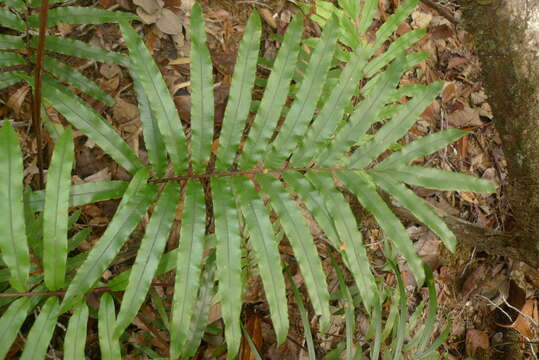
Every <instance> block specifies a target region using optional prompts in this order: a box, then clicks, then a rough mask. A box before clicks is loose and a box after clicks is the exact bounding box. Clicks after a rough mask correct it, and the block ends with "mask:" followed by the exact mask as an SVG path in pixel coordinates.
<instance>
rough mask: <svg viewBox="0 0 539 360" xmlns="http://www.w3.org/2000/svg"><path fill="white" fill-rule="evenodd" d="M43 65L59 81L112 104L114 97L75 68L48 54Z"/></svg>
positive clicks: (107, 103)
mask: <svg viewBox="0 0 539 360" xmlns="http://www.w3.org/2000/svg"><path fill="white" fill-rule="evenodd" d="M43 67H44V69H45V70H46V71H47V72H49V73H50V74H51V75H53V76H55V77H56V78H58V79H59V80H60V81H62V82H64V83H66V84H69V85H71V86H74V87H76V88H77V89H79V90H80V91H82V92H83V93H85V94H87V95H90V96H91V97H93V98H94V99H96V100H99V101H101V102H102V103H104V104H106V105H109V106H112V105H113V104H114V99H113V98H112V97H111V96H110V95H109V94H107V93H106V92H104V91H103V90H101V89H100V88H99V87H98V86H97V85H96V84H95V83H94V82H93V81H91V80H90V79H88V78H87V77H86V76H84V75H82V74H81V73H80V72H78V71H77V70H74V69H73V68H72V67H71V66H68V65H66V64H64V63H63V62H61V61H58V60H56V59H55V58H52V57H50V56H45V58H44V61H43Z"/></svg>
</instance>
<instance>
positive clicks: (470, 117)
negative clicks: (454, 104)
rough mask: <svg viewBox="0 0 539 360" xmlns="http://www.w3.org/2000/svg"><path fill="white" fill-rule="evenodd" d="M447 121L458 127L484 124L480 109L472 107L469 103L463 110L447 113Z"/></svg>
mask: <svg viewBox="0 0 539 360" xmlns="http://www.w3.org/2000/svg"><path fill="white" fill-rule="evenodd" d="M447 121H448V122H449V124H451V125H452V126H454V127H457V128H466V127H473V126H482V125H483V122H482V121H481V119H480V118H479V111H478V109H472V108H471V107H469V106H468V105H464V108H463V109H462V110H457V111H455V112H453V113H451V114H449V115H447Z"/></svg>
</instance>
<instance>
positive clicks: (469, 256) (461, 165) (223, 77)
mask: <svg viewBox="0 0 539 360" xmlns="http://www.w3.org/2000/svg"><path fill="white" fill-rule="evenodd" d="M298 1H299V0H298ZM432 1H434V0H432ZM78 2H80V3H81V5H89V4H88V3H87V2H83V1H78ZM400 2H401V1H400V0H379V1H378V12H377V14H376V20H375V22H374V24H373V26H372V27H371V29H370V30H369V34H373V33H374V31H375V30H376V29H377V28H378V27H379V26H380V24H382V22H383V21H384V20H385V19H387V17H388V16H389V15H390V14H391V13H393V11H394V10H395V8H396V7H397V6H398V5H399V3H400ZM83 3H84V4H83ZM202 3H203V6H204V10H205V17H206V22H207V32H208V40H209V44H210V51H211V55H212V59H213V63H214V66H215V82H216V83H217V84H218V86H216V88H215V93H216V108H217V114H218V117H219V114H222V112H223V111H224V105H225V101H226V96H227V91H228V87H229V84H230V81H231V75H232V72H233V67H234V61H235V54H236V52H237V49H238V42H239V39H240V38H241V35H242V33H243V30H244V25H245V23H246V21H247V18H248V16H249V14H250V12H251V11H252V9H254V8H256V9H257V10H258V11H259V12H260V14H261V15H262V18H263V21H264V35H263V36H264V40H263V43H262V51H261V53H262V55H263V56H264V57H269V58H271V57H272V56H273V55H274V54H275V52H276V50H277V46H278V42H277V41H276V40H275V39H274V37H272V36H271V34H272V33H277V34H280V35H282V34H283V33H284V31H285V30H286V27H287V25H288V23H289V21H290V20H291V18H292V15H293V14H294V13H295V12H296V11H297V10H298V9H297V7H296V6H295V5H294V1H290V0H271V1H270V0H245V1H234V0H203V1H202ZM191 5H192V1H191V0H158V1H155V0H98V1H97V2H96V3H95V4H94V6H97V7H99V8H104V9H117V10H124V11H131V12H136V13H137V14H138V15H139V16H141V17H142V18H143V19H144V20H145V21H146V23H145V24H141V23H138V25H137V27H139V28H140V27H143V29H144V34H145V42H146V44H147V46H148V47H149V48H150V49H151V51H152V52H153V54H154V57H155V60H156V62H157V63H158V65H159V66H160V69H161V71H162V73H163V75H164V77H165V79H166V81H167V83H168V85H169V88H170V89H171V92H172V93H173V95H174V100H175V103H176V105H177V108H178V110H179V112H180V115H181V117H182V121H186V122H188V121H189V110H190V101H189V92H188V87H189V60H188V56H189V44H190V42H189V35H188V32H187V29H188V13H189V9H190V6H191ZM156 9H157V10H156ZM460 21H461V12H460V11H459V9H458V8H456V6H454V5H453V4H451V3H450V2H447V1H441V2H434V3H433V2H431V0H428V1H427V0H424V1H423V2H421V3H420V6H419V7H418V8H417V9H416V11H414V12H413V14H412V16H411V17H410V18H409V19H408V20H407V21H406V22H405V23H403V24H402V25H401V26H400V27H399V29H398V31H397V33H396V34H395V35H394V36H395V37H396V36H400V35H402V34H405V33H406V32H408V31H410V30H412V29H417V28H426V29H427V30H428V32H427V35H426V36H425V38H424V39H423V40H421V41H420V42H419V43H418V44H416V45H415V46H414V48H413V50H414V51H425V52H428V53H429V54H430V57H429V58H428V59H427V60H426V61H424V62H423V63H421V64H420V65H418V66H416V67H415V68H414V69H412V70H411V71H408V72H406V73H405V75H404V77H403V79H402V81H401V84H402V85H405V84H406V85H408V84H415V83H421V84H426V83H430V82H433V81H436V80H444V81H445V82H446V83H447V85H446V87H445V88H444V90H443V93H442V96H441V97H440V98H438V99H437V100H436V101H435V102H434V103H433V104H432V105H431V106H430V107H429V108H428V109H427V110H426V111H425V112H424V113H423V114H422V116H421V119H420V120H419V121H418V122H417V124H416V125H415V126H414V128H413V129H412V131H411V132H410V133H409V134H408V135H407V136H406V138H405V139H403V142H404V143H407V142H410V141H412V140H414V139H417V138H419V137H422V136H424V135H426V134H429V133H432V132H435V131H439V130H441V129H446V128H450V127H453V128H461V129H468V130H471V132H470V134H468V135H466V136H465V137H463V138H462V139H461V140H459V141H458V142H457V143H455V144H453V145H451V146H450V147H448V148H446V149H444V150H442V151H439V152H437V153H435V154H433V155H432V156H429V157H427V158H424V159H423V160H421V161H419V162H418V164H421V165H425V166H429V167H436V168H441V169H446V170H452V171H457V172H462V173H467V174H471V175H474V176H477V177H482V178H486V179H489V180H492V181H493V182H495V183H496V184H497V186H498V192H497V193H496V194H494V195H481V194H474V193H465V192H439V191H431V190H425V189H420V188H417V189H415V190H416V192H417V193H418V194H419V195H420V196H422V197H423V198H425V199H426V200H428V201H429V202H431V203H432V204H434V205H436V206H438V207H440V208H442V209H443V210H444V211H446V212H447V213H449V214H451V215H454V216H458V217H461V218H462V219H465V220H467V221H470V222H473V223H477V224H479V225H481V226H484V227H489V228H494V229H498V230H503V231H510V230H511V229H512V226H513V221H512V218H511V209H510V208H509V205H508V203H507V201H506V200H505V196H504V194H505V187H506V185H507V181H508V179H507V173H506V163H505V160H504V155H503V151H502V149H501V146H500V144H501V142H500V139H499V136H498V134H497V132H496V130H495V127H494V123H495V121H496V119H495V118H494V116H493V114H492V113H491V109H490V106H489V104H488V99H487V97H486V95H485V92H484V91H483V89H482V84H481V74H480V69H481V64H479V62H478V59H477V57H476V55H475V54H474V46H473V44H471V43H470V41H469V35H468V34H467V33H466V32H465V31H464V30H463V26H462V25H461V23H460ZM51 32H52V33H55V34H57V35H63V36H67V37H70V38H74V39H79V40H84V41H86V42H89V43H92V44H96V45H100V46H103V47H105V48H107V49H111V50H117V51H118V50H119V51H121V50H125V46H124V45H123V43H122V42H121V41H120V39H121V37H120V33H119V29H118V27H117V26H116V25H103V26H83V27H82V26H76V25H58V26H57V27H55V28H53V29H52V31H51ZM319 34H320V29H319V27H318V26H317V25H316V24H315V23H314V22H313V21H310V20H307V21H306V30H305V34H304V35H305V36H306V37H311V36H317V35H319ZM66 60H67V61H68V62H69V64H70V65H72V66H73V67H75V68H77V69H79V70H82V71H83V73H84V74H85V75H86V76H88V77H89V78H91V79H94V80H95V81H96V82H97V83H98V85H99V86H100V87H101V88H102V89H103V90H105V91H106V92H107V93H109V94H111V95H112V96H113V97H114V98H115V99H116V104H115V105H113V106H112V107H107V106H106V105H104V104H102V103H100V102H98V101H96V100H94V99H92V98H90V97H87V96H85V95H81V96H82V97H83V98H84V99H85V100H86V101H88V103H90V104H91V105H92V106H93V107H94V108H95V109H96V110H97V111H98V112H100V113H101V114H102V115H104V117H105V118H106V119H108V120H109V121H110V122H111V123H112V124H113V126H114V127H115V129H116V130H118V132H120V133H121V134H122V136H123V137H124V139H126V140H127V141H128V143H129V144H130V145H131V146H132V147H133V148H134V149H135V150H137V151H139V153H140V154H141V155H142V156H145V150H144V147H143V145H142V135H141V126H140V121H139V119H138V116H139V114H138V109H137V106H136V97H135V95H134V91H133V89H132V82H131V79H130V77H129V76H128V74H127V72H126V71H125V69H121V68H120V67H118V66H115V65H104V64H98V63H95V62H90V61H86V60H82V59H75V58H70V59H66ZM29 90H30V89H29V87H28V86H20V84H19V85H17V86H11V87H9V88H8V89H5V90H2V91H1V92H0V116H1V117H9V118H13V119H14V121H15V124H16V128H17V129H18V132H19V134H20V135H21V136H22V141H23V148H24V152H25V164H26V165H25V166H26V167H25V183H26V184H28V185H30V186H33V187H35V186H36V185H37V175H38V169H37V162H36V142H35V138H34V137H33V136H32V133H31V132H29V129H30V123H31V121H30V120H29V119H30V106H29V104H30V103H29ZM256 96H257V94H255V97H256ZM49 116H50V117H51V119H52V120H53V121H56V122H62V121H63V120H62V119H61V118H60V117H59V116H58V114H57V113H55V112H54V111H53V110H50V111H49ZM45 140H46V141H45V142H46V144H45V146H46V147H45V148H46V150H47V152H46V159H50V150H51V149H52V144H53V142H52V140H51V139H49V138H46V139H45ZM75 146H76V157H77V158H76V168H75V169H74V172H73V174H74V176H73V182H75V183H77V182H84V181H96V180H110V179H121V180H126V179H128V178H129V175H128V174H127V173H126V172H125V171H124V170H123V169H121V168H118V166H117V165H116V164H115V163H114V162H113V161H112V160H111V159H110V158H109V157H108V156H106V155H105V154H104V153H103V152H102V151H101V150H100V149H99V148H98V147H96V146H95V144H93V143H92V142H91V141H88V140H87V139H86V138H85V137H84V136H83V135H82V134H80V133H76V145H75ZM46 162H47V161H46ZM116 206H117V202H116V201H106V202H101V203H97V204H92V205H87V206H84V207H82V209H81V210H82V217H81V220H80V221H79V224H78V225H77V226H80V227H91V228H92V234H91V236H90V238H89V239H88V240H87V242H86V243H84V244H83V245H82V246H83V247H86V248H90V247H91V246H92V244H93V243H94V242H95V241H96V240H97V239H98V238H99V236H100V235H101V234H102V232H103V231H104V228H105V227H106V224H107V223H108V222H109V220H110V218H111V217H112V215H113V214H114V211H115V209H116ZM406 225H407V230H408V232H409V234H410V235H411V237H412V238H413V239H414V240H415V245H416V248H417V250H418V252H419V253H420V254H421V256H422V257H423V258H424V260H425V261H426V262H427V263H428V264H429V265H430V266H431V267H432V269H433V270H434V272H435V279H436V287H437V290H438V302H439V307H440V308H439V321H438V328H437V329H436V332H437V333H439V332H440V331H442V330H443V329H444V328H445V327H446V326H450V329H451V330H450V337H449V340H448V342H447V343H446V344H444V345H443V346H442V350H444V353H447V354H448V358H449V359H464V358H466V357H467V356H471V357H474V358H478V359H480V358H483V359H496V358H500V359H513V358H515V359H521V358H522V359H534V358H537V357H536V355H535V353H534V350H533V348H532V345H530V344H529V343H527V342H526V341H525V337H528V338H532V339H533V338H535V341H536V344H537V331H536V329H534V326H533V325H532V324H531V320H529V318H530V317H531V318H532V319H533V318H534V317H535V321H539V319H538V318H537V316H538V315H537V288H538V286H539V272H537V271H534V269H529V268H528V267H527V266H526V265H525V264H523V263H520V262H514V261H511V260H510V259H507V258H500V257H492V256H489V255H488V254H485V253H481V252H479V251H477V250H476V249H474V248H470V247H465V246H459V247H458V250H457V252H456V253H454V254H451V253H449V252H448V251H447V250H445V249H444V248H443V245H442V244H441V242H440V241H439V240H438V239H437V238H436V237H435V236H434V235H433V234H432V233H431V232H429V231H428V230H427V229H426V228H425V227H424V226H422V225H420V224H414V223H408V224H406ZM362 231H363V235H364V236H365V239H366V242H367V243H369V245H370V246H369V252H370V255H371V256H372V258H373V261H374V262H376V261H378V260H379V253H380V251H381V248H380V246H379V245H376V244H377V242H378V241H379V240H380V239H381V233H380V231H379V229H378V228H377V226H376V224H375V222H374V220H372V219H370V218H369V217H365V218H363V220H362ZM172 245H173V244H169V246H172ZM284 250H286V249H284ZM135 252H136V242H135V241H131V242H129V244H128V246H127V247H126V248H125V249H124V250H123V251H122V253H121V254H120V256H119V257H118V259H116V260H115V263H114V266H113V268H112V269H111V271H108V273H107V274H106V275H105V280H106V279H107V277H109V278H110V277H112V276H114V275H115V273H118V272H120V271H123V270H125V269H127V268H128V267H129V264H130V263H131V262H132V261H133V258H134V255H135ZM328 266H330V265H328ZM402 270H403V272H404V274H406V268H405V267H404V268H403V269H402ZM330 273H331V274H333V273H332V272H330ZM293 275H294V274H293ZM331 276H333V277H334V278H330V279H329V280H328V283H329V284H336V282H337V280H336V278H335V276H334V275H331ZM380 276H386V275H384V274H382V273H380ZM409 279H410V277H408V281H407V283H406V285H407V290H408V293H409V295H410V300H409V306H410V308H411V309H413V308H414V307H415V306H416V305H417V302H418V301H419V300H421V299H423V298H425V296H426V294H425V291H424V289H418V288H416V286H415V284H414V283H413V280H409ZM161 280H162V281H163V282H167V281H168V282H172V281H173V277H172V276H171V275H165V276H164V277H163V279H161ZM384 280H385V281H386V282H388V283H390V282H391V281H394V279H391V278H389V277H388V278H386V279H384ZM249 284H250V285H251V290H250V291H249V292H248V294H247V296H246V298H247V299H246V300H247V305H246V308H245V311H244V320H245V322H244V323H245V324H246V326H247V328H248V329H250V332H251V334H252V336H253V338H254V340H255V342H256V343H257V344H259V345H260V348H261V353H262V355H263V356H264V358H267V359H301V358H304V357H306V346H305V339H304V337H303V328H302V325H301V322H300V319H299V314H298V312H297V310H296V307H295V306H291V307H290V314H291V317H292V321H291V331H290V335H289V338H288V341H287V342H286V343H285V344H284V345H283V346H282V347H281V348H279V349H277V348H276V345H275V338H274V335H273V332H272V330H271V326H270V325H269V322H268V321H267V315H268V313H267V308H266V306H265V305H264V303H263V297H262V295H261V284H260V282H259V281H258V280H257V279H256V278H253V279H250V281H249ZM155 291H156V292H157V294H159V295H163V296H165V295H170V294H171V292H172V289H171V288H166V287H163V288H156V289H155ZM290 297H291V298H290V303H291V304H293V303H294V300H293V298H292V295H291V294H290ZM94 301H95V304H94V305H96V304H97V301H98V299H97V298H96V299H94ZM508 304H509V305H508ZM519 313H520V314H519ZM142 314H143V315H142V316H139V317H137V321H136V323H135V327H131V328H132V329H131V337H130V339H129V342H130V343H131V344H132V349H133V353H132V355H131V356H129V355H128V356H127V357H126V358H133V359H134V358H137V356H138V355H137V354H139V352H138V351H136V349H137V348H138V346H139V345H144V344H146V343H148V342H150V343H151V344H152V348H153V350H154V351H155V352H156V353H157V354H161V355H162V354H166V351H167V349H168V340H167V336H168V335H167V334H166V333H165V332H163V331H161V330H159V328H158V327H156V326H155V321H156V319H157V318H158V317H159V314H158V311H157V310H156V307H155V306H154V303H153V302H151V301H148V302H147V303H146V304H145V305H144V306H143V308H142ZM523 314H524V315H523ZM508 316H511V320H509V319H508V318H507V317H508ZM219 318H220V315H219V312H218V309H216V308H212V311H211V312H210V321H209V324H214V326H215V327H219V326H221V325H219ZM360 328H361V324H360ZM343 332H344V320H343V318H342V317H338V316H337V317H335V319H334V323H333V324H332V330H331V331H330V334H329V335H326V336H325V337H324V338H323V339H322V338H320V339H317V343H318V346H320V348H322V349H331V348H332V347H333V346H335V344H336V343H337V342H339V341H342V339H343ZM89 336H90V339H89V340H91V338H92V337H93V338H94V340H96V339H97V338H96V336H97V335H96V333H93V334H92V333H90V334H89ZM204 341H205V342H204V346H203V348H202V351H201V353H200V355H199V358H200V359H206V358H208V359H209V358H219V356H215V357H214V356H213V355H212V354H218V353H219V349H220V348H222V344H223V337H222V333H220V332H218V331H217V332H216V334H215V335H207V336H206V337H205V339H204ZM95 342H96V341H95ZM96 343H97V342H96ZM95 351H96V354H98V353H99V349H98V346H97V344H96V345H95ZM535 351H537V349H536V350H535ZM509 354H511V355H509ZM242 356H243V357H242V358H241V359H249V355H248V354H247V355H245V354H244V355H242Z"/></svg>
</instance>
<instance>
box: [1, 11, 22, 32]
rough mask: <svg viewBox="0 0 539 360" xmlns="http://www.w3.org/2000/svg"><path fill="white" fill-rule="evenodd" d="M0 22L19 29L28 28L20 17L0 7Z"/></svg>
mask: <svg viewBox="0 0 539 360" xmlns="http://www.w3.org/2000/svg"><path fill="white" fill-rule="evenodd" d="M0 24H2V26H5V27H7V28H10V29H13V30H17V31H24V29H25V28H26V27H25V25H24V21H23V20H22V19H21V18H20V17H18V16H17V15H15V14H13V13H12V12H10V11H9V10H7V9H3V8H0Z"/></svg>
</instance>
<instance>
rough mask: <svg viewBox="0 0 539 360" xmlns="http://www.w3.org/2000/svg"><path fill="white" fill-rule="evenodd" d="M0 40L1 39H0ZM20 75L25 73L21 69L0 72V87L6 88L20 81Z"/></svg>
mask: <svg viewBox="0 0 539 360" xmlns="http://www.w3.org/2000/svg"><path fill="white" fill-rule="evenodd" d="M0 41H2V40H1V39H0ZM21 75H26V74H25V73H23V72H22V71H6V72H3V73H0V89H3V88H6V87H8V86H11V85H15V84H16V83H18V82H20V81H22V78H21Z"/></svg>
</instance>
